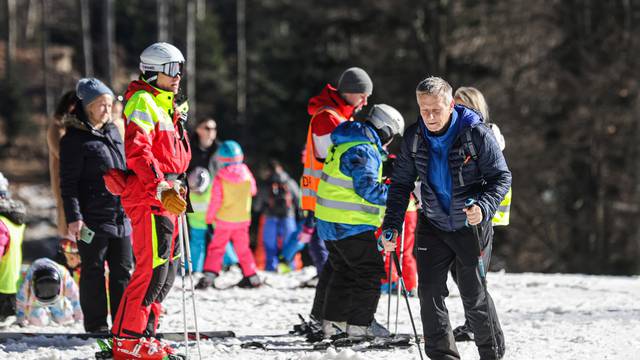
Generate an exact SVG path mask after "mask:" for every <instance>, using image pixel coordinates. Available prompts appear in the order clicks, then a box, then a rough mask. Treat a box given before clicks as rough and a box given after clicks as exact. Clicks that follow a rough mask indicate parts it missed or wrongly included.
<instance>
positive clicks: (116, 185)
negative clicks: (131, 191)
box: [102, 169, 127, 195]
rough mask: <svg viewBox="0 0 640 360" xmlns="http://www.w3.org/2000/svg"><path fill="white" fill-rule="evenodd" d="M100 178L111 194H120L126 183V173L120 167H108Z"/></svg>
mask: <svg viewBox="0 0 640 360" xmlns="http://www.w3.org/2000/svg"><path fill="white" fill-rule="evenodd" d="M102 179H104V185H105V186H106V187H107V190H109V192H110V193H111V194H113V195H120V194H122V192H123V191H124V187H125V185H126V183H127V174H126V173H125V172H124V171H122V170H120V169H109V170H108V171H107V172H106V173H104V175H102Z"/></svg>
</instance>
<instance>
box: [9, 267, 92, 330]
mask: <svg viewBox="0 0 640 360" xmlns="http://www.w3.org/2000/svg"><path fill="white" fill-rule="evenodd" d="M16 300H17V301H16V305H17V311H16V317H17V323H18V324H20V325H27V324H30V325H36V326H47V325H49V324H50V323H51V322H52V321H53V322H54V323H56V324H59V325H66V324H70V323H73V322H74V321H75V322H79V321H82V318H83V316H82V309H81V308H80V295H79V292H78V286H77V285H76V283H75V281H73V277H72V276H71V274H70V273H69V271H68V270H67V269H66V268H65V267H64V266H62V265H60V264H58V263H56V262H54V261H53V260H50V259H47V258H40V259H38V260H36V261H34V262H33V264H31V266H30V267H29V270H28V271H27V274H26V276H25V279H24V282H23V283H22V286H21V287H20V291H19V292H18V294H17V296H16Z"/></svg>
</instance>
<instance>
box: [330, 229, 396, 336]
mask: <svg viewBox="0 0 640 360" xmlns="http://www.w3.org/2000/svg"><path fill="white" fill-rule="evenodd" d="M325 245H326V246H327V250H329V259H328V262H327V265H328V264H329V263H331V267H332V268H333V271H332V273H331V274H330V275H331V276H330V278H329V279H328V283H327V289H326V297H325V303H324V317H323V319H325V320H330V321H336V322H341V321H346V322H347V323H348V324H350V325H358V326H369V325H370V324H371V322H372V321H373V316H374V314H375V312H376V309H377V308H378V301H379V300H380V279H382V278H383V277H384V263H383V262H382V255H380V252H379V251H378V248H377V243H376V237H375V234H374V232H373V231H366V232H363V233H360V234H357V235H354V236H351V237H348V238H345V239H341V240H337V241H326V242H325ZM327 265H325V268H327ZM323 273H324V270H323Z"/></svg>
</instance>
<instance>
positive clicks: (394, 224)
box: [383, 77, 511, 360]
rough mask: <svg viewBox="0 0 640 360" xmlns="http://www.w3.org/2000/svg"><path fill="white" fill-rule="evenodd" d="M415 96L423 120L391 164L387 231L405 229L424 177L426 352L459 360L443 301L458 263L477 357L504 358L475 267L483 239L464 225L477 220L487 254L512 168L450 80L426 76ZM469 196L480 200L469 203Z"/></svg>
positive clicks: (420, 242)
mask: <svg viewBox="0 0 640 360" xmlns="http://www.w3.org/2000/svg"><path fill="white" fill-rule="evenodd" d="M416 96H417V101H418V105H419V107H420V117H419V118H418V121H417V123H416V124H414V125H413V126H411V127H409V128H408V129H407V130H406V132H405V136H404V141H403V144H402V145H401V152H400V155H399V156H398V158H397V159H396V161H395V163H394V165H395V166H394V172H393V175H392V179H391V187H390V189H389V196H388V199H387V211H386V214H385V219H384V225H383V229H384V231H393V232H395V233H396V234H397V233H398V232H400V231H401V229H402V221H403V219H404V213H405V209H406V208H407V203H408V201H409V194H410V193H411V191H412V190H413V189H414V183H415V180H416V178H419V179H420V180H421V182H422V185H421V188H420V193H421V195H422V215H421V216H420V220H419V226H418V233H417V235H416V244H417V260H418V278H419V287H418V295H419V297H420V304H421V315H422V325H423V329H424V336H425V339H426V340H425V347H426V353H427V356H429V357H430V358H431V359H439V360H457V359H460V355H459V353H458V350H457V348H456V345H455V340H454V338H453V334H452V330H451V325H450V323H449V318H448V313H447V308H446V306H445V302H444V300H445V298H446V297H447V296H448V290H447V286H446V281H447V272H448V269H449V267H450V265H451V264H452V263H453V262H454V261H456V262H457V263H458V269H460V273H459V275H458V282H459V284H458V285H459V288H460V297H461V298H462V302H463V305H464V308H465V312H466V314H467V319H468V320H469V323H470V324H471V327H472V330H473V333H474V334H475V336H476V338H475V342H476V345H477V347H478V350H479V353H480V359H481V360H488V359H496V358H501V357H502V356H503V354H504V336H503V333H502V330H501V328H500V323H499V321H498V317H497V314H496V311H495V307H494V305H493V301H492V300H491V297H488V298H487V297H485V292H484V290H483V287H482V283H481V280H480V278H479V277H478V274H477V272H476V269H477V266H478V240H477V239H476V237H475V235H474V232H473V231H472V228H471V227H469V226H467V224H469V225H478V228H479V230H480V234H481V238H482V241H483V246H484V253H486V254H489V253H490V252H491V242H492V238H493V229H492V226H491V219H492V218H493V215H494V214H495V211H496V209H497V207H498V204H499V203H500V201H501V200H502V198H503V197H504V195H505V194H506V193H507V191H508V190H509V187H510V186H511V172H510V171H509V169H508V167H507V163H506V162H505V159H504V157H503V155H502V151H500V147H499V146H498V143H497V142H496V140H495V137H494V136H493V134H492V133H491V130H490V129H489V128H488V127H487V126H486V125H484V124H483V123H482V121H481V119H480V116H479V115H478V114H477V113H475V112H474V111H472V110H470V109H468V108H465V107H463V106H458V105H456V106H454V102H453V96H452V89H451V86H450V85H449V84H448V83H447V82H446V81H444V80H443V79H441V78H438V77H429V78H426V79H425V80H423V81H422V82H420V84H418V87H417V89H416ZM468 199H474V200H475V201H476V204H475V205H472V206H470V207H469V208H466V206H465V202H466V201H467V200H468ZM487 294H488V293H487ZM488 311H490V312H491V313H492V315H493V316H492V318H493V319H494V328H495V333H496V341H497V344H498V347H497V349H496V350H497V351H494V349H493V339H492V335H491V329H490V326H489V325H490V324H489V315H488Z"/></svg>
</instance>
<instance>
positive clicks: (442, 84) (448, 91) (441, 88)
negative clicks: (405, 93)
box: [416, 76, 453, 104]
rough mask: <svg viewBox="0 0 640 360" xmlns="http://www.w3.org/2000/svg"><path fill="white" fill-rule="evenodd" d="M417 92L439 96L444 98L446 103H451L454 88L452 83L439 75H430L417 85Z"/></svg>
mask: <svg viewBox="0 0 640 360" xmlns="http://www.w3.org/2000/svg"><path fill="white" fill-rule="evenodd" d="M416 94H418V95H423V94H425V95H432V96H438V97H440V98H442V99H443V100H444V102H445V103H446V104H451V102H452V101H453V89H452V88H451V85H449V83H448V82H446V81H445V80H444V79H442V78H439V77H437V76H429V77H428V78H426V79H424V80H422V81H420V83H419V84H418V86H417V87H416Z"/></svg>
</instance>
